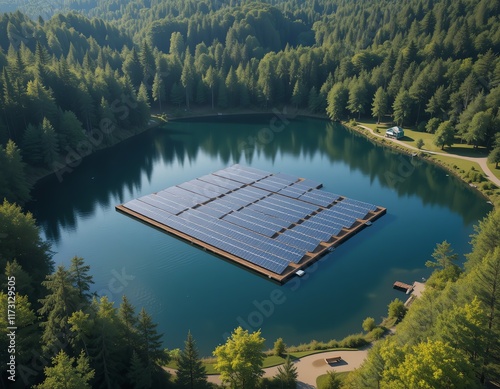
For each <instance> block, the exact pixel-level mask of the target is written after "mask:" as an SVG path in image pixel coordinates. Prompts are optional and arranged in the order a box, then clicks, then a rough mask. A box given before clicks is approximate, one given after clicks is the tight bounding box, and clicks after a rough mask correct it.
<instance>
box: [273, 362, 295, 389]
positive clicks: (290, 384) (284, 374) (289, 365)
mask: <svg viewBox="0 0 500 389" xmlns="http://www.w3.org/2000/svg"><path fill="white" fill-rule="evenodd" d="M297 376H298V373H297V367H295V366H294V364H293V362H292V360H291V359H290V355H287V357H286V360H285V363H284V364H283V365H282V366H278V374H276V379H277V380H278V381H279V382H281V387H282V388H286V389H295V388H296V387H297Z"/></svg>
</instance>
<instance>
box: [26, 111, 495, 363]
mask: <svg viewBox="0 0 500 389" xmlns="http://www.w3.org/2000/svg"><path fill="white" fill-rule="evenodd" d="M235 163H239V164H243V165H248V166H253V167H256V168H259V169H262V170H266V171H271V172H283V173H288V174H293V175H297V176H300V177H305V178H310V179H312V180H316V181H319V182H322V183H323V185H324V189H325V190H327V191H330V192H334V193H338V194H340V195H344V196H347V197H351V198H354V199H357V200H361V201H366V202H369V203H372V204H376V205H380V206H383V207H386V208H387V214H386V215H385V216H383V217H382V218H380V219H379V220H377V221H376V222H375V223H374V224H373V225H372V226H371V227H370V228H366V229H364V230H363V231H362V232H361V233H360V234H357V235H355V236H354V237H353V238H351V239H349V240H348V241H347V242H346V243H344V244H342V245H341V246H340V247H339V248H337V249H336V250H335V251H333V252H332V253H330V254H328V255H327V256H325V257H324V258H323V259H322V260H321V261H320V262H318V263H317V264H315V265H314V266H312V267H311V268H308V269H307V274H306V276H304V277H302V278H296V279H293V280H291V281H290V282H288V283H287V284H285V285H284V286H279V285H276V284H274V283H272V282H270V281H269V280H267V279H264V278H262V277H260V276H258V275H256V274H255V273H252V272H249V271H247V270H245V269H242V268H240V267H238V266H236V265H234V264H232V263H229V262H227V261H225V260H223V259H221V258H218V257H215V256H213V255H211V254H208V253H206V252H204V251H202V250H200V249H198V248H196V247H194V246H191V245H189V244H186V243H184V242H182V241H181V240H178V239H177V238H175V237H173V236H170V235H167V234H165V233H162V232H160V231H158V230H156V229H153V228H151V227H148V226H147V225H145V224H143V223H140V222H138V221H136V220H133V219H132V218H130V217H127V216H125V215H123V214H121V213H118V212H116V211H115V205H117V204H121V203H124V202H126V201H129V200H131V199H133V198H136V197H140V196H143V195H146V194H150V193H152V192H156V191H159V190H162V189H164V188H166V187H169V186H172V185H176V184H179V183H182V182H184V181H188V180H191V179H193V178H196V177H199V176H202V175H204V174H208V173H210V172H214V171H216V170H219V169H222V168H225V167H227V166H229V165H232V164H235ZM33 197H34V199H35V201H34V202H33V203H31V204H30V207H29V208H30V210H31V211H32V212H33V213H34V215H35V217H36V218H37V220H38V223H39V224H40V226H41V228H42V231H43V235H44V237H45V238H46V239H48V240H49V241H50V242H51V243H52V249H53V251H54V252H55V254H54V261H55V263H56V265H59V264H65V265H68V264H69V263H70V260H71V258H72V257H73V256H75V255H78V256H81V257H83V258H85V260H86V262H87V264H89V265H90V266H91V272H92V274H93V276H94V280H95V285H94V289H93V290H94V291H96V292H98V293H99V294H101V295H103V294H106V295H107V296H108V297H109V298H110V299H112V300H113V301H116V304H115V305H116V306H118V305H119V302H120V301H121V296H122V294H126V295H127V296H128V297H129V299H130V300H131V302H132V303H133V304H134V305H135V307H136V310H137V312H138V311H139V310H140V308H141V307H143V306H144V307H145V308H146V310H147V311H148V312H149V313H150V314H151V315H152V316H153V318H154V320H155V322H157V323H158V330H159V331H160V332H161V333H163V334H164V344H165V347H167V348H169V349H172V348H177V347H183V342H184V340H185V338H186V335H187V332H188V330H190V331H191V333H192V334H193V336H194V338H195V340H196V342H197V345H198V347H199V349H200V352H201V354H202V355H210V354H211V352H212V350H213V349H214V348H215V347H216V346H217V345H218V344H220V343H222V342H224V338H225V336H227V334H229V333H230V332H231V331H232V330H233V329H234V328H235V327H237V326H238V325H242V326H244V327H246V328H247V329H250V330H256V329H259V328H261V329H262V335H263V336H264V338H266V340H267V345H268V346H269V347H272V344H273V342H274V341H275V340H276V339H277V338H278V337H282V338H283V339H284V341H285V342H286V343H287V344H289V345H298V344H300V343H303V342H309V341H310V340H312V339H316V340H319V341H326V340H329V339H333V338H335V339H341V338H343V337H344V336H346V335H348V334H351V333H358V332H360V331H361V330H362V329H361V323H362V321H363V319H365V318H366V317H368V316H371V317H373V318H375V320H376V321H380V320H381V318H382V317H383V316H384V315H386V312H387V305H388V303H389V302H390V301H392V300H393V299H395V298H400V299H402V300H405V299H406V297H407V296H406V295H405V294H404V293H402V292H398V291H395V290H393V289H392V284H393V283H394V281H397V280H399V281H403V282H407V283H412V282H413V281H415V280H417V281H420V280H421V279H422V277H428V276H429V274H430V270H429V269H427V268H426V267H425V265H424V264H425V262H426V261H427V260H428V259H431V254H432V251H433V249H434V248H435V245H436V243H440V242H442V241H444V240H447V241H448V242H450V243H451V245H452V247H453V249H454V250H455V251H456V252H457V253H459V254H460V257H461V259H462V260H463V259H464V256H463V254H465V253H467V252H469V251H470V246H469V244H468V242H469V241H470V238H469V235H470V234H471V233H472V232H473V225H475V224H477V222H478V220H479V219H481V218H483V217H484V216H485V215H486V214H487V212H488V211H490V210H491V206H490V205H488V204H487V203H486V200H485V199H484V198H483V197H481V196H480V195H479V194H478V193H477V192H474V191H473V190H472V189H471V188H470V187H469V186H468V185H466V184H464V183H462V182H461V181H459V180H458V179H457V178H455V177H453V176H449V175H448V174H447V173H446V172H445V171H443V170H442V169H439V168H437V167H435V166H434V165H432V164H428V163H425V162H422V161H421V160H419V159H417V158H412V157H410V156H402V155H400V154H397V153H395V152H393V151H391V150H389V149H386V148H383V147H381V146H378V145H375V144H373V143H371V142H370V141H368V140H367V139H365V138H364V137H362V136H360V135H359V134H357V133H356V132H353V131H351V130H348V129H345V128H344V127H342V126H340V125H339V124H336V123H331V122H328V121H325V120H321V119H312V118H305V117H296V118H293V119H291V118H288V119H286V118H283V117H281V116H280V115H277V114H275V115H244V116H226V115H224V116H216V117H212V118H199V119H190V120H180V121H175V122H171V123H168V124H166V125H164V126H162V127H158V128H155V129H152V130H149V131H147V132H145V133H142V134H140V135H138V136H136V137H135V138H132V139H129V140H127V141H124V142H122V143H121V144H119V145H117V146H115V147H114V148H113V149H109V150H106V151H104V152H100V153H97V154H95V155H93V156H91V157H89V158H87V159H85V160H84V161H83V162H82V163H81V164H80V165H79V166H78V167H76V168H75V169H74V171H73V172H71V173H65V174H64V175H63V176H62V181H61V180H58V179H57V178H56V177H55V176H54V177H50V178H48V179H45V180H43V181H42V182H40V183H39V184H38V185H37V186H36V188H35V189H34V191H33Z"/></svg>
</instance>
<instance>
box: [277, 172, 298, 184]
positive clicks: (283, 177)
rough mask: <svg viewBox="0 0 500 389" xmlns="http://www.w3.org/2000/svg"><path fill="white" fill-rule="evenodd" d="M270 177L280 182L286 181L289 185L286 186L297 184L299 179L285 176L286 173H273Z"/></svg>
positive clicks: (288, 175)
mask: <svg viewBox="0 0 500 389" xmlns="http://www.w3.org/2000/svg"><path fill="white" fill-rule="evenodd" d="M271 177H273V178H277V179H280V180H282V181H286V182H288V183H289V184H288V185H290V184H292V183H294V182H297V181H298V180H299V177H297V176H292V175H290V174H286V173H275V174H273V175H272V176H271Z"/></svg>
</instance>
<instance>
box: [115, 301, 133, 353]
mask: <svg viewBox="0 0 500 389" xmlns="http://www.w3.org/2000/svg"><path fill="white" fill-rule="evenodd" d="M118 319H119V320H120V322H121V324H122V331H123V335H122V338H123V339H124V340H125V344H126V345H127V346H128V348H129V349H131V350H132V349H135V348H137V341H138V339H137V316H136V315H135V312H134V307H133V305H132V304H130V301H129V300H128V298H127V296H125V295H123V296H122V303H121V304H120V308H119V309H118Z"/></svg>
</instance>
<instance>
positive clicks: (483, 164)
mask: <svg viewBox="0 0 500 389" xmlns="http://www.w3.org/2000/svg"><path fill="white" fill-rule="evenodd" d="M358 127H361V128H363V129H365V130H368V131H370V132H371V133H372V134H373V135H374V136H377V137H379V138H383V139H386V140H389V141H391V142H394V143H397V144H399V145H401V146H404V147H406V148H407V149H410V150H415V151H417V152H419V151H425V152H426V153H429V154H434V155H441V156H444V157H451V158H458V159H464V160H467V161H471V162H476V163H477V164H478V165H479V167H480V168H481V169H482V170H483V172H484V174H485V175H486V178H488V179H489V180H490V181H491V182H493V183H494V184H495V185H497V186H499V187H500V179H498V178H497V177H496V176H495V175H494V174H493V172H492V171H491V170H490V168H489V167H488V164H487V161H488V159H487V158H486V157H466V156H462V155H455V154H447V153H439V152H437V151H430V150H426V149H424V148H422V149H421V150H419V149H418V148H416V147H413V146H409V145H407V144H404V143H401V142H400V141H398V140H397V139H393V138H387V137H385V136H384V135H380V134H377V133H375V132H374V131H373V130H372V129H371V128H369V127H366V126H362V125H360V124H358Z"/></svg>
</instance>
